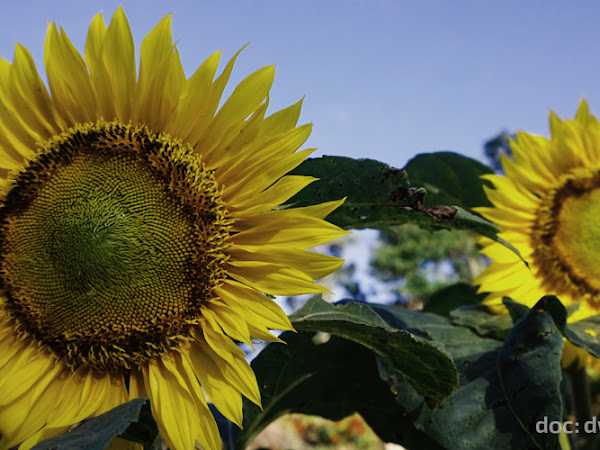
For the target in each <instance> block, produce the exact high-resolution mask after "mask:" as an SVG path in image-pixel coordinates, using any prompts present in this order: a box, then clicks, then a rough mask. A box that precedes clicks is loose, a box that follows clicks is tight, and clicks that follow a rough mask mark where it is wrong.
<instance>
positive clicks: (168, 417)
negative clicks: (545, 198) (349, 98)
mask: <svg viewBox="0 0 600 450" xmlns="http://www.w3.org/2000/svg"><path fill="white" fill-rule="evenodd" d="M236 57H237V55H236ZM236 57H234V58H233V59H232V60H231V61H230V62H229V63H228V64H227V66H226V67H225V69H224V71H223V73H222V74H221V75H220V76H218V77H217V78H216V79H215V73H216V70H217V65H218V61H219V53H215V54H214V55H212V56H211V57H210V58H208V59H207V60H206V61H205V62H204V63H203V64H202V65H201V66H200V68H199V69H198V70H197V71H196V72H195V73H194V75H193V76H192V77H190V78H186V77H185V75H184V72H183V69H182V66H181V63H180V60H179V55H178V52H177V49H176V48H175V46H174V45H173V44H172V37H171V19H170V17H169V16H167V17H165V18H164V19H163V20H162V21H161V22H160V23H159V24H158V25H157V26H156V27H155V28H154V30H153V31H151V32H150V34H148V36H147V37H146V38H145V39H144V41H143V43H142V46H141V51H140V67H139V76H137V75H136V63H135V57H134V45H133V39H132V36H131V32H130V29H129V26H128V23H127V19H126V17H125V14H124V13H123V11H122V9H121V8H119V9H118V10H117V11H116V12H115V14H114V16H113V18H112V21H111V23H110V26H109V27H108V28H107V27H106V26H105V24H104V22H103V19H102V16H101V15H97V16H96V17H95V18H94V19H93V21H92V24H91V26H90V30H89V34H88V38H87V42H86V46H85V59H84V58H82V56H81V55H80V54H79V52H78V51H77V50H76V49H75V48H74V46H73V44H72V43H71V42H70V41H69V39H68V38H67V36H66V34H65V33H64V31H63V30H62V29H60V30H59V29H57V27H56V26H55V25H50V27H49V30H48V33H47V37H46V45H45V66H46V74H47V77H48V85H49V88H50V93H48V91H47V90H46V87H45V85H44V84H43V82H42V81H41V79H40V76H39V75H38V72H37V70H36V68H35V66H34V63H33V60H32V58H31V55H30V54H29V52H28V51H27V50H26V49H25V48H23V47H22V46H20V45H17V47H16V50H15V56H14V63H13V64H10V63H8V62H7V61H4V60H1V61H0V202H1V203H0V282H1V284H2V289H3V291H2V295H1V296H0V433H1V434H2V438H1V439H0V448H2V449H6V448H9V447H12V446H15V445H18V444H21V448H30V447H32V446H33V445H35V444H36V443H38V442H40V441H41V440H43V439H46V438H49V437H52V436H55V435H58V434H61V433H64V432H66V431H67V430H68V429H69V428H70V427H71V426H73V424H76V423H78V422H80V421H82V420H84V419H86V418H88V417H92V416H96V415H99V414H101V413H103V412H105V411H107V410H109V409H111V408H113V407H115V406H117V405H119V404H121V403H124V402H126V401H128V400H130V399H133V398H138V397H149V398H150V401H151V406H152V411H153V414H154V417H155V418H156V420H157V422H158V424H159V428H160V432H161V435H162V437H163V438H164V440H165V441H166V443H167V444H168V445H169V447H170V448H173V449H191V448H194V447H195V446H196V445H200V446H201V447H203V448H206V449H218V448H221V443H220V439H219V434H218V430H217V427H216V424H215V421H214V418H213V416H212V415H211V413H210V411H209V409H208V406H207V402H206V399H205V394H206V395H207V397H208V398H209V399H210V401H212V402H213V403H214V405H215V406H216V407H217V408H218V409H219V410H220V411H221V412H222V413H223V414H224V415H225V417H227V418H228V419H230V420H231V421H233V422H234V423H236V424H238V425H240V426H241V423H242V395H243V396H245V397H247V398H248V399H250V400H251V401H253V402H254V403H257V404H260V395H259V390H258V386H257V383H256V379H255V376H254V374H253V372H252V370H251V368H250V366H249V365H248V363H247V362H246V361H245V359H244V355H243V352H242V351H241V350H240V349H239V348H238V346H237V345H236V344H235V343H234V340H235V341H241V342H246V343H250V342H251V339H252V338H258V339H264V340H267V341H273V342H275V341H278V339H277V338H275V337H274V336H272V335H271V334H270V332H269V329H281V330H292V329H293V328H292V326H291V324H290V322H289V320H288V319H287V317H286V316H285V314H284V313H283V312H282V311H281V309H280V308H279V307H278V306H276V304H275V303H273V302H272V301H271V299H270V298H269V297H268V296H267V295H265V294H272V295H296V294H305V293H315V292H323V291H326V290H325V289H324V288H322V287H321V286H319V285H318V284H316V283H315V282H314V281H313V280H315V279H318V278H321V277H323V276H325V275H327V274H329V273H331V272H333V271H334V270H336V269H337V268H338V267H339V266H340V265H341V263H342V260H340V259H337V258H333V257H329V256H324V255H321V254H317V253H313V252H309V251H306V249H307V248H311V247H314V246H316V245H319V244H322V243H324V242H327V241H329V240H331V239H333V238H336V237H339V236H341V235H343V234H345V233H346V232H345V231H343V230H341V229H339V228H338V227H336V226H333V225H331V224H329V223H327V222H326V221H324V220H323V219H324V217H325V216H327V215H328V214H329V213H330V212H331V211H333V210H334V209H335V208H337V207H338V206H339V205H340V204H341V203H342V202H343V200H340V201H334V202H329V203H324V204H320V205H315V206H310V207H303V208H287V209H286V208H279V205H281V204H283V203H285V202H286V201H287V200H288V199H289V198H290V197H292V196H293V195H294V194H296V193H297V192H299V191H300V190H301V189H303V188H304V187H305V186H307V185H308V184H309V183H311V182H313V181H314V180H315V179H314V178H311V177H306V176H291V175H286V173H287V172H289V171H290V170H291V169H293V168H294V167H296V166H297V165H299V164H300V163H301V162H302V161H303V160H304V159H305V158H306V157H307V155H308V154H310V153H311V151H312V150H303V151H299V152H296V150H297V149H298V148H299V147H300V146H301V145H302V144H303V143H304V141H305V140H306V139H307V137H308V135H309V134H310V129H311V127H310V125H303V126H300V127H296V122H297V120H298V116H299V113H300V106H301V104H300V103H297V104H295V105H293V106H290V107H289V108H287V109H284V110H282V111H280V112H278V113H275V114H273V115H271V116H269V117H265V113H266V110H267V106H268V94H269V90H270V87H271V84H272V81H273V67H266V68H263V69H260V70H258V71H256V72H255V73H253V74H252V75H250V76H249V77H248V78H246V79H245V80H244V81H242V83H241V84H240V85H239V86H238V87H237V88H236V89H235V91H234V92H233V94H232V95H231V97H230V98H229V99H228V100H227V101H226V102H225V103H224V104H223V106H222V107H221V108H220V109H219V110H218V105H219V101H220V99H221V95H222V93H223V90H224V88H225V85H226V83H227V81H228V78H229V75H230V73H231V70H232V67H233V64H234V61H235V59H236Z"/></svg>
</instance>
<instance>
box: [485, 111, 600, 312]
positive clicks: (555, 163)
mask: <svg viewBox="0 0 600 450" xmlns="http://www.w3.org/2000/svg"><path fill="white" fill-rule="evenodd" d="M550 130H551V138H550V139H546V138H544V137H541V136H535V135H532V134H527V133H523V132H520V133H517V136H516V140H515V141H512V142H511V148H512V151H513V158H514V159H513V160H511V159H510V158H508V157H506V156H505V155H502V166H503V168H504V171H505V173H506V176H501V175H485V176H484V178H485V179H487V180H489V181H490V182H491V183H492V184H493V187H494V189H490V188H487V187H484V189H485V190H486V193H487V196H488V198H489V200H490V201H491V203H492V204H493V205H494V206H493V207H490V208H488V207H486V208H477V209H476V211H478V212H479V213H481V214H482V215H483V216H484V217H485V218H487V219H489V220H491V221H493V222H495V223H496V224H497V225H498V227H499V229H500V237H502V238H504V239H505V240H506V241H508V242H510V243H511V244H512V245H513V246H514V247H515V248H516V249H517V250H518V251H519V253H520V255H521V257H522V259H521V258H519V256H518V255H517V254H515V253H514V252H512V251H511V250H509V249H508V248H506V247H505V246H503V245H502V244H499V243H497V242H493V241H491V240H489V239H482V240H481V243H482V244H483V249H482V253H483V254H485V255H486V256H488V257H489V258H491V259H492V261H493V262H492V263H491V265H490V266H489V267H488V268H487V269H486V270H485V271H484V272H483V273H482V274H481V275H480V276H479V277H478V278H477V279H476V280H475V284H478V285H480V287H479V291H480V292H488V293H489V294H488V297H487V298H486V300H485V303H487V304H488V305H490V306H492V307H499V306H500V305H501V300H502V297H504V296H506V297H511V298H513V299H514V300H515V301H518V302H520V303H524V304H526V305H528V306H530V307H531V306H533V305H534V304H535V303H536V302H537V301H538V300H539V299H540V298H541V297H542V296H543V295H546V294H553V295H556V296H558V297H559V298H560V300H561V301H562V302H563V303H564V304H565V305H567V306H568V305H573V304H578V309H576V311H575V312H574V313H573V314H572V315H571V316H570V317H569V321H574V320H580V319H582V318H584V317H588V316H591V315H596V314H598V313H600V266H599V265H598V260H599V255H600V226H599V223H600V222H599V221H598V216H599V215H600V124H599V123H598V120H597V119H596V118H595V117H594V116H593V115H592V114H591V113H590V112H589V109H588V106H587V104H586V102H585V101H582V102H581V105H580V106H579V109H578V111H577V114H576V116H575V119H574V120H560V119H559V118H558V117H557V116H556V115H555V114H553V113H550ZM524 261H527V263H528V266H527V265H526V264H525V262H524Z"/></svg>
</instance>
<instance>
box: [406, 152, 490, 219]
mask: <svg viewBox="0 0 600 450" xmlns="http://www.w3.org/2000/svg"><path fill="white" fill-rule="evenodd" d="M404 170H406V172H407V173H408V175H409V177H410V180H411V182H412V184H413V185H415V186H422V187H424V188H425V189H427V195H426V196H425V203H424V206H425V207H427V208H431V207H433V206H436V205H456V206H461V207H463V208H473V207H475V206H491V204H490V202H489V200H488V199H487V196H486V195H485V192H484V190H483V187H482V186H483V183H482V180H481V178H480V177H481V175H485V174H490V173H494V172H493V170H492V169H490V168H489V167H488V166H486V165H484V164H482V163H480V162H479V161H476V160H474V159H471V158H467V157H466V156H463V155H459V154H458V153H453V152H436V153H422V154H420V155H417V156H415V157H414V158H413V159H411V160H410V161H409V162H408V164H407V165H406V167H405V168H404Z"/></svg>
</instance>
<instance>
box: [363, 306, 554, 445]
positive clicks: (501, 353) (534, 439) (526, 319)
mask: <svg viewBox="0 0 600 450" xmlns="http://www.w3.org/2000/svg"><path fill="white" fill-rule="evenodd" d="M372 308H373V309H374V310H375V311H376V312H377V313H378V314H379V315H380V316H381V317H383V318H384V319H385V320H386V321H387V322H388V323H389V324H390V325H392V326H397V327H403V326H405V325H406V324H411V325H412V329H411V331H412V332H414V333H419V332H420V333H421V334H423V335H427V336H428V337H429V338H431V339H434V340H435V341H441V342H443V343H444V345H445V347H446V350H448V352H449V353H450V354H451V355H452V356H453V358H454V362H455V364H456V367H457V368H458V371H459V380H460V385H459V388H458V389H457V390H456V391H455V392H454V393H453V394H452V395H451V396H450V397H449V398H448V399H446V400H445V401H444V402H443V403H442V404H441V405H440V407H439V408H435V409H434V408H430V407H429V406H428V405H427V404H426V402H425V401H424V399H423V398H422V397H421V396H419V395H418V394H417V393H416V392H415V391H414V389H412V387H411V386H410V385H409V383H407V382H406V380H405V379H404V377H403V376H402V374H400V373H398V372H397V371H395V370H393V369H391V368H390V367H389V365H388V364H387V363H385V362H384V361H381V362H380V372H381V375H382V377H383V378H384V379H385V380H386V381H387V382H388V383H389V384H390V386H392V391H393V392H394V393H395V396H396V400H397V402H398V404H399V405H401V407H402V408H404V409H405V411H406V412H407V414H408V415H409V417H411V418H412V419H413V420H414V423H415V424H416V426H417V427H419V428H421V429H423V430H424V431H425V432H426V433H427V434H428V435H430V436H431V437H432V438H434V439H435V440H436V441H437V442H438V443H439V444H441V445H443V446H444V447H447V448H453V449H468V448H471V449H472V448H494V449H504V448H506V449H509V448H537V447H541V448H556V445H558V437H557V436H556V435H548V436H543V437H542V438H541V439H540V437H539V436H538V435H537V434H536V433H535V424H536V421H537V420H539V418H540V417H541V416H540V414H546V415H547V416H546V417H547V418H548V420H549V421H552V420H560V419H561V416H560V413H561V397H560V394H559V391H558V385H559V383H560V379H561V378H560V364H559V363H560V356H561V347H562V339H561V338H560V335H559V333H558V327H557V326H556V322H555V316H557V314H556V313H555V312H554V311H552V312H550V310H551V309H552V305H550V306H548V304H547V303H543V304H540V305H538V306H537V307H536V308H534V309H533V310H532V311H529V312H528V313H526V314H525V315H524V316H523V317H522V318H521V319H520V320H519V322H518V323H517V324H516V325H515V326H514V328H512V329H511V330H510V331H509V333H508V335H507V341H506V342H507V343H506V344H503V342H502V340H500V339H492V338H489V337H483V336H480V335H479V334H477V333H476V332H475V331H473V330H471V329H470V328H468V327H463V326H458V325H454V324H452V323H451V322H450V319H449V318H445V317H439V316H438V317H439V318H438V319H437V320H435V321H434V320H426V318H425V317H423V316H424V314H422V313H419V312H415V311H407V310H404V309H402V308H395V307H389V306H382V305H372ZM556 320H558V316H557V319H556ZM489 334H490V335H493V336H496V337H499V336H500V333H489ZM521 358H522V359H523V361H521ZM532 405H535V408H531V406H532ZM526 409H529V410H530V411H531V410H533V411H535V412H537V414H532V413H530V412H528V411H521V410H526Z"/></svg>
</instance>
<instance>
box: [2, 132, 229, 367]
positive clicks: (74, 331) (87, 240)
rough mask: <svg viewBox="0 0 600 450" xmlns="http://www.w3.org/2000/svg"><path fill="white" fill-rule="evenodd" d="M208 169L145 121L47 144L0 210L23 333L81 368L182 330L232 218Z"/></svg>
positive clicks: (163, 345)
mask: <svg viewBox="0 0 600 450" xmlns="http://www.w3.org/2000/svg"><path fill="white" fill-rule="evenodd" d="M225 215H226V209H225V206H224V203H223V201H222V200H221V198H220V189H219V186H218V184H217V182H216V181H215V179H214V176H213V174H212V172H211V171H210V170H209V169H207V168H206V167H205V166H204V165H203V164H202V163H201V162H200V161H199V158H198V157H197V156H196V155H194V153H193V151H192V150H191V149H189V148H186V147H184V146H182V145H181V143H180V142H177V141H174V140H171V139H170V138H169V137H168V136H163V135H156V134H154V133H151V132H150V131H148V129H146V128H145V127H141V126H137V127H132V126H128V125H123V124H121V123H119V122H118V121H116V122H110V123H105V122H98V123H96V124H85V125H79V126H76V127H75V128H73V129H71V130H69V131H68V132H66V133H64V134H63V135H61V136H58V137H55V138H53V139H52V140H50V141H48V142H47V143H46V144H45V146H44V148H43V150H42V152H41V153H40V155H39V156H38V157H37V159H36V160H34V161H32V162H30V163H29V164H28V165H27V167H26V168H25V169H24V170H23V171H21V172H20V173H19V174H17V176H16V177H15V181H14V184H13V187H12V189H11V190H10V191H9V193H8V194H7V196H6V198H5V200H4V202H3V204H2V206H1V207H0V220H1V222H0V223H2V227H1V229H0V264H1V278H2V284H3V287H4V288H5V289H6V292H7V303H6V307H7V308H8V311H9V314H10V315H11V316H12V317H13V318H14V322H15V326H16V327H17V328H18V329H19V331H20V332H21V334H22V335H25V336H27V337H28V338H29V337H31V338H33V339H35V340H37V341H38V342H40V343H41V344H44V345H46V346H47V347H48V348H49V349H50V350H51V351H52V352H54V353H55V354H56V355H57V356H59V357H63V358H65V359H66V362H67V364H68V365H69V366H71V367H73V368H76V367H79V366H81V365H87V366H90V367H93V368H94V369H97V370H105V369H110V368H116V367H124V368H129V367H130V366H131V364H135V363H140V362H143V361H145V360H147V359H149V358H152V357H155V356H156V355H158V354H161V353H163V352H165V351H167V350H168V349H170V348H174V347H175V346H176V345H177V344H178V342H179V341H180V340H182V339H188V338H189V331H188V329H189V327H190V326H191V325H192V324H194V323H197V320H198V317H199V309H200V307H201V305H202V303H203V302H205V301H206V300H207V299H209V298H210V297H211V296H212V291H213V289H214V287H215V286H217V285H218V283H220V281H221V280H222V279H223V278H224V271H223V265H224V262H225V256H224V252H223V249H224V247H225V243H224V241H225V238H226V237H227V236H228V230H229V227H228V225H227V223H226V219H225Z"/></svg>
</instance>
